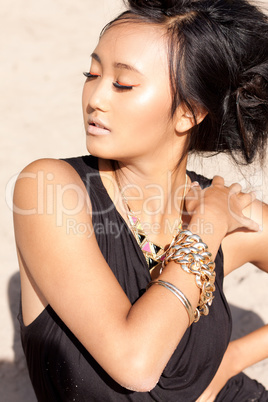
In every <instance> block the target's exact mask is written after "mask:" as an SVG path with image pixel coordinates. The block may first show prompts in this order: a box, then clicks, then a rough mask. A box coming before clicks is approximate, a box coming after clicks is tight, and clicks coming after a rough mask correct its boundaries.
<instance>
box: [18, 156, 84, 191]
mask: <svg viewBox="0 0 268 402" xmlns="http://www.w3.org/2000/svg"><path fill="white" fill-rule="evenodd" d="M38 179H39V180H43V181H47V182H51V183H54V182H59V181H60V182H62V184H68V183H74V184H78V185H79V184H81V179H80V177H79V175H78V173H77V172H76V171H75V169H74V168H73V167H72V166H71V165H70V164H69V163H67V162H65V161H64V160H60V159H50V158H46V159H38V160H35V161H33V162H31V163H30V164H29V165H27V166H25V168H24V169H23V170H22V171H21V173H20V174H19V176H18V180H17V183H16V187H15V189H17V187H20V186H21V185H26V183H33V184H34V181H37V180H38Z"/></svg>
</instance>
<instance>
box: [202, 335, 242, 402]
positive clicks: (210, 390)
mask: <svg viewBox="0 0 268 402" xmlns="http://www.w3.org/2000/svg"><path fill="white" fill-rule="evenodd" d="M233 349H234V348H233V347H232V343H230V344H229V346H228V349H227V350H226V352H225V354H224V357H223V359H222V362H221V364H220V366H219V368H218V371H217V373H216V374H215V376H214V378H213V380H212V381H211V383H210V384H209V386H208V387H207V388H206V389H205V391H204V392H203V393H202V395H200V397H199V398H198V399H197V400H196V402H213V401H214V400H215V398H216V396H217V395H218V393H219V392H220V390H221V389H222V388H223V387H224V385H225V384H226V383H227V381H228V380H229V379H230V378H231V377H233V376H234V375H236V374H238V373H237V372H236V371H235V369H234V365H233V364H232V363H233V362H234V360H235V355H233Z"/></svg>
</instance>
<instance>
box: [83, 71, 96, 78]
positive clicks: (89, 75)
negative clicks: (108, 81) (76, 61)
mask: <svg viewBox="0 0 268 402" xmlns="http://www.w3.org/2000/svg"><path fill="white" fill-rule="evenodd" d="M83 74H84V76H85V77H87V78H96V77H100V75H99V74H91V73H90V72H89V73H87V72H84V73H83Z"/></svg>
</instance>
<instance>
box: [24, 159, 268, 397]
mask: <svg viewBox="0 0 268 402" xmlns="http://www.w3.org/2000/svg"><path fill="white" fill-rule="evenodd" d="M66 162H68V163H69V164H71V165H72V166H73V167H74V169H76V171H77V172H78V174H79V175H80V176H81V178H82V180H83V182H84V184H85V186H86V188H87V191H88V193H89V196H90V199H91V203H92V209H93V218H92V219H93V226H94V231H95V235H96V238H97V241H98V244H99V247H100V250H101V251H102V253H103V256H104V258H105V259H106V261H107V263H108V264H109V266H110V268H111V269H112V271H113V272H114V274H115V276H116V278H117V279H118V281H119V283H120V285H121V287H122V288H123V290H124V291H125V293H126V294H127V296H128V298H129V300H130V301H131V303H135V301H136V300H137V299H138V298H139V297H140V296H141V295H142V294H143V292H144V291H145V288H146V286H147V284H148V283H149V282H150V274H149V271H148V267H147V264H146V261H145V258H144V256H143V254H142V251H141V250H140V248H139V246H138V244H137V243H136V240H135V238H134V236H133V234H132V233H131V231H130V230H129V228H128V226H127V224H126V223H125V221H124V220H123V218H122V217H121V215H120V214H119V213H118V212H117V210H116V208H115V206H114V204H113V203H112V201H111V199H110V197H109V195H108V193H107V192H106V189H105V188H104V186H103V184H102V181H101V178H100V175H99V171H98V160H97V158H95V157H93V156H85V157H78V158H72V159H67V160H66ZM188 173H189V176H190V178H191V180H192V181H193V180H198V181H199V183H200V184H201V185H202V186H207V185H209V183H210V182H209V180H208V179H205V178H204V177H202V176H199V175H197V174H195V173H193V172H188ZM107 233H109V236H107ZM92 263H94V262H92ZM74 269H75V267H74ZM222 286H223V255H222V251H221V249H220V250H219V252H218V254H217V257H216V291H215V299H214V300H213V304H212V306H211V308H210V313H209V315H208V316H207V317H201V319H200V321H199V322H198V323H194V324H193V325H192V326H191V327H190V328H188V329H187V331H186V332H185V334H184V336H183V338H182V340H181V342H180V343H179V345H178V347H177V349H176V351H175V352H174V354H173V356H172V357H171V359H170V361H169V363H168V364H167V366H166V368H165V370H164V372H163V373H162V376H161V378H160V380H159V382H158V384H157V385H156V387H155V388H154V389H153V390H152V391H151V392H144V393H141V392H132V391H129V390H127V389H125V388H122V387H121V386H120V385H118V384H117V383H116V382H115V381H114V380H113V379H112V378H110V377H109V375H107V374H106V372H105V371H104V370H103V369H102V368H101V367H100V366H99V364H98V363H97V362H96V361H95V360H94V359H93V357H92V356H91V355H90V354H89V353H88V352H87V350H86V349H85V348H84V347H83V345H82V344H81V343H80V342H79V341H78V340H77V339H76V337H75V336H74V335H73V334H72V333H71V331H70V330H69V329H68V328H67V327H66V326H65V324H64V323H63V322H62V321H61V319H60V318H59V317H58V316H57V314H56V313H55V311H54V310H53V309H52V308H51V306H47V307H46V309H45V310H44V311H43V312H42V313H41V314H40V315H39V316H38V317H37V318H36V319H35V320H34V321H33V322H32V323H31V324H30V325H28V326H27V327H25V326H24V324H23V320H22V314H21V310H20V314H19V320H20V325H21V339H22V345H23V349H24V353H25V355H26V360H27V364H28V369H29V374H30V378H31V381H32V384H33V387H34V390H35V393H36V395H37V399H38V401H40V402H56V401H68V402H69V401H70V402H71V401H76V402H94V401H97V402H106V401H107V402H108V401H112V402H120V401H133V402H134V401H135V402H147V401H150V402H152V401H159V402H160V401H161V402H169V401H170V402H194V401H195V400H196V399H197V398H198V397H199V396H200V394H201V393H202V392H203V391H204V389H205V388H206V387H207V386H208V385H209V383H210V381H211V379H212V378H213V376H214V374H215V373H216V371H217V368H218V366H219V364H220V362H221V359H222V356H223V354H224V351H225V350H226V348H227V345H228V342H229V339H230V333H231V316H230V310H229V308H228V305H227V302H226V299H225V297H224V294H223V290H222ZM86 319H87V317H85V320H86ZM107 358H108V357H107ZM247 382H248V383H249V385H246V383H247ZM253 385H254V386H253ZM249 392H251V393H249ZM252 392H253V393H254V392H255V393H254V395H256V392H257V393H258V395H259V396H260V398H262V396H261V395H263V397H264V398H266V397H265V394H264V393H265V390H264V389H263V388H262V386H261V385H259V384H257V383H256V384H255V382H254V384H253V381H252V380H250V379H248V377H246V376H244V375H243V374H241V375H239V376H236V377H234V378H233V379H231V380H230V381H229V382H228V383H227V385H226V386H225V387H224V389H223V390H222V391H221V393H220V394H219V396H218V398H217V401H225V402H230V401H237V402H245V401H247V400H253V399H252V395H253V393H252ZM266 396H267V395H266ZM247 398H251V399H247ZM254 400H255V401H267V400H268V398H267V399H254Z"/></svg>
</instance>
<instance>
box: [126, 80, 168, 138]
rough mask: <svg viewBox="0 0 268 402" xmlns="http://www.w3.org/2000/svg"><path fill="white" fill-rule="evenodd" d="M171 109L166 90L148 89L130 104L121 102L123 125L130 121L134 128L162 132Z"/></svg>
mask: <svg viewBox="0 0 268 402" xmlns="http://www.w3.org/2000/svg"><path fill="white" fill-rule="evenodd" d="M170 109H171V97H170V95H169V93H168V92H167V91H166V90H159V89H158V88H149V89H148V90H146V91H144V92H143V93H142V94H141V95H137V96H135V97H133V100H132V101H131V102H129V103H128V102H124V101H123V102H122V109H121V110H124V113H123V120H122V122H123V121H124V124H128V125H129V122H130V121H131V122H132V124H133V125H134V126H135V127H137V126H138V127H139V128H141V132H142V131H143V130H145V131H146V132H148V130H149V131H150V130H155V129H157V128H158V129H161V130H163V128H164V127H166V125H167V123H168V120H169V115H170Z"/></svg>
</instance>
